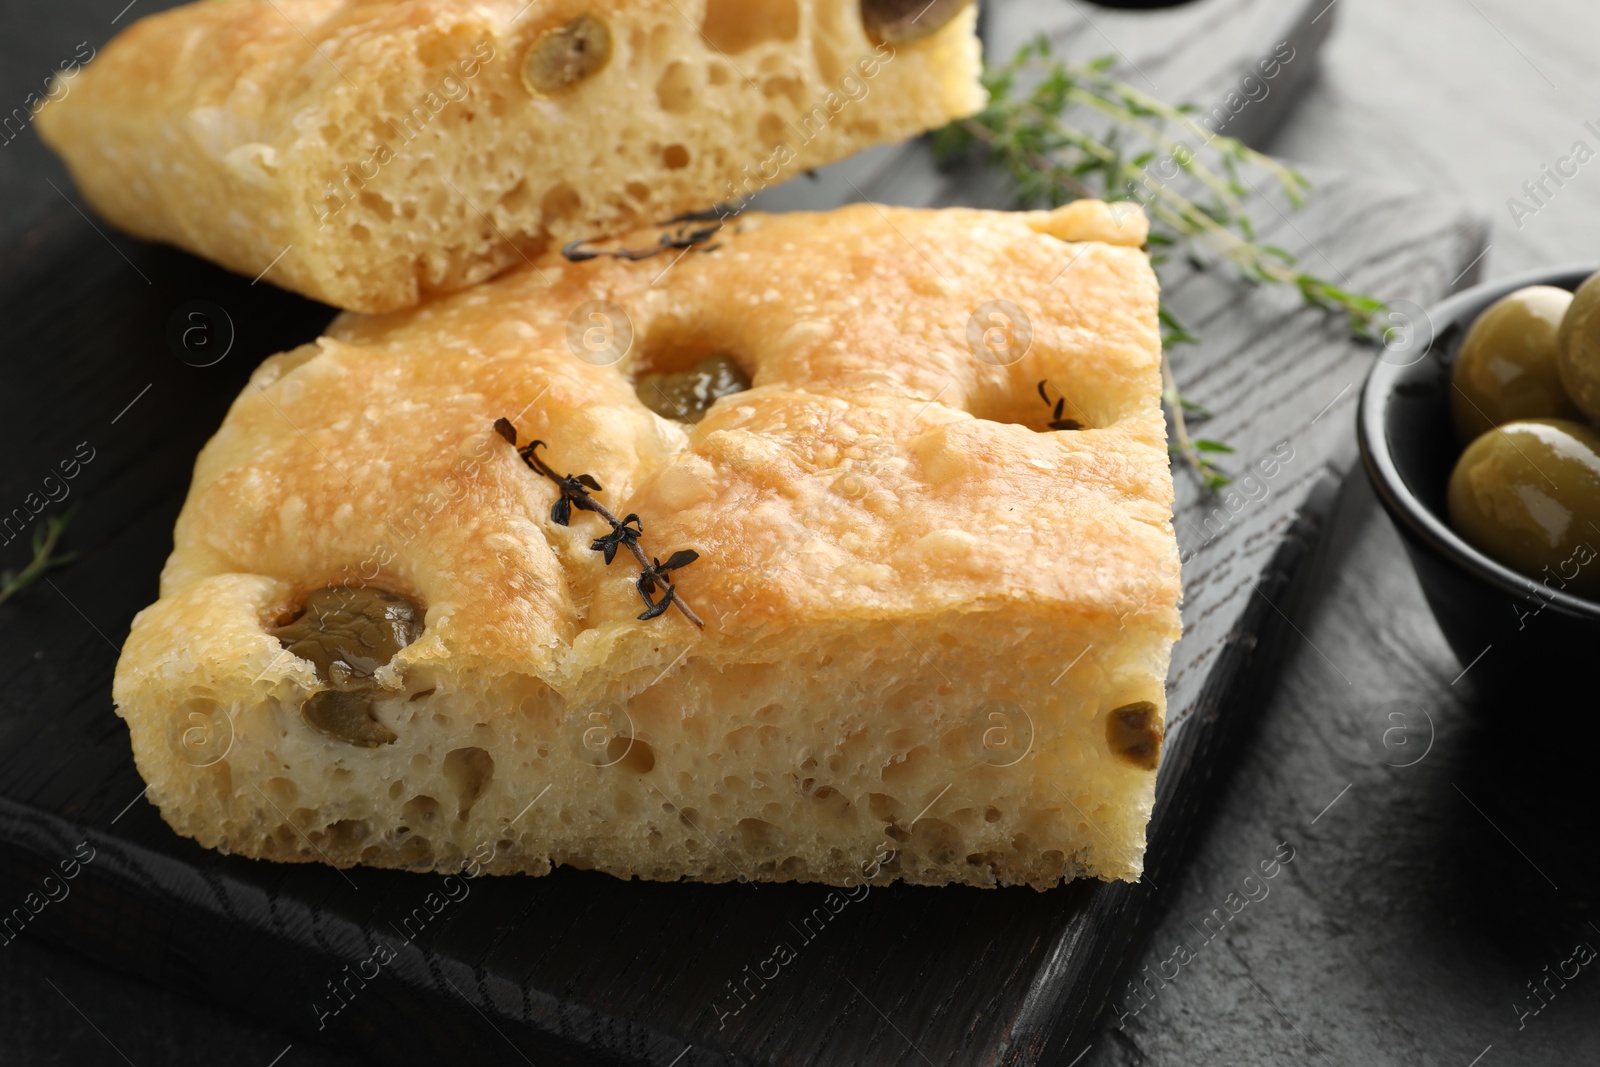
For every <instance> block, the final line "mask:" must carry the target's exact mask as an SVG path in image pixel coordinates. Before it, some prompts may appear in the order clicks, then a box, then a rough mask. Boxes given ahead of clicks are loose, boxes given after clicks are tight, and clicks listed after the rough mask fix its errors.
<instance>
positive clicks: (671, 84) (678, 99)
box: [656, 62, 697, 115]
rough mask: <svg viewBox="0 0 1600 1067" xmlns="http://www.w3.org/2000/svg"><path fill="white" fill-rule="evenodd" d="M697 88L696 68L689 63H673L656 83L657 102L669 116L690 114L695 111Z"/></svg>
mask: <svg viewBox="0 0 1600 1067" xmlns="http://www.w3.org/2000/svg"><path fill="white" fill-rule="evenodd" d="M696 88H697V86H696V84H695V76H694V68H693V67H691V66H690V65H689V64H687V63H682V62H678V63H673V64H671V65H669V66H668V67H667V69H666V70H664V71H662V72H661V80H660V81H658V82H656V102H657V103H659V104H660V105H661V110H662V111H665V112H667V113H668V114H669V115H685V114H688V113H689V112H690V111H692V110H693V109H694V98H695V92H696Z"/></svg>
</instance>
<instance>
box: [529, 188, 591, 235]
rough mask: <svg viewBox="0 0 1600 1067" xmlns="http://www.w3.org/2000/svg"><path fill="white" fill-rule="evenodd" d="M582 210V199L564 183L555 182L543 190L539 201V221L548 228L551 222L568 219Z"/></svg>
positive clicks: (576, 191)
mask: <svg viewBox="0 0 1600 1067" xmlns="http://www.w3.org/2000/svg"><path fill="white" fill-rule="evenodd" d="M582 209H583V197H581V196H579V195H578V190H576V189H574V188H573V187H572V186H570V185H568V184H567V183H566V182H557V183H556V184H554V185H552V186H551V187H550V188H548V189H546V190H545V193H544V196H543V197H542V198H541V199H540V201H539V221H540V222H541V223H542V224H543V225H545V226H546V227H548V226H549V225H550V224H551V223H553V222H559V221H561V220H563V219H569V218H571V217H572V216H574V215H576V214H577V213H578V212H579V211H581V210H582Z"/></svg>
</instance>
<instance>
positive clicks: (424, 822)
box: [400, 793, 443, 826]
mask: <svg viewBox="0 0 1600 1067" xmlns="http://www.w3.org/2000/svg"><path fill="white" fill-rule="evenodd" d="M441 810H443V809H442V806H441V805H440V804H439V802H438V801H437V800H435V799H434V798H433V797H430V796H428V795H427V794H425V793H422V794H418V795H417V796H414V797H412V798H411V799H410V800H408V801H406V802H405V805H404V806H403V807H402V808H401V809H400V814H401V815H403V816H404V817H405V820H406V822H408V823H411V824H413V825H417V826H428V825H430V824H432V823H435V822H437V821H438V820H439V812H440V811H441Z"/></svg>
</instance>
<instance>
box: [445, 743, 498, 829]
mask: <svg viewBox="0 0 1600 1067" xmlns="http://www.w3.org/2000/svg"><path fill="white" fill-rule="evenodd" d="M444 777H445V781H447V782H449V783H450V788H451V789H453V790H455V794H456V818H457V819H465V818H466V817H467V815H468V814H470V813H471V811H472V806H473V805H474V804H476V803H477V802H478V798H479V797H481V796H483V793H484V790H486V789H488V788H489V783H490V782H491V781H493V780H494V758H493V757H491V756H490V755H489V753H488V752H486V751H484V750H483V749H481V748H477V747H473V748H457V749H453V750H451V751H450V752H447V753H445V757H444Z"/></svg>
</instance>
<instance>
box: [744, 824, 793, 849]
mask: <svg viewBox="0 0 1600 1067" xmlns="http://www.w3.org/2000/svg"><path fill="white" fill-rule="evenodd" d="M738 833H739V844H740V846H741V847H742V848H744V849H745V850H746V851H748V852H749V853H750V854H751V855H753V856H758V857H762V858H767V857H772V856H777V855H780V854H782V853H783V852H784V851H785V850H786V849H787V848H788V847H789V835H787V834H785V833H784V832H783V831H782V830H780V829H778V828H777V827H776V826H774V825H772V824H771V823H770V822H767V821H766V820H765V819H740V820H739V826H738Z"/></svg>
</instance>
